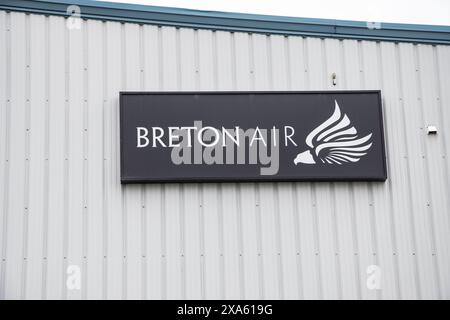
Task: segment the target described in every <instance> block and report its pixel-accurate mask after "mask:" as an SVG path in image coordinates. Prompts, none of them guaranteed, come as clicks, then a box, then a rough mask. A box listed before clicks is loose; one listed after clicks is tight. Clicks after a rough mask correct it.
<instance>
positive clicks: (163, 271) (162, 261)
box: [157, 27, 167, 300]
mask: <svg viewBox="0 0 450 320" xmlns="http://www.w3.org/2000/svg"><path fill="white" fill-rule="evenodd" d="M157 32H158V33H157V35H158V39H157V41H158V82H159V83H158V86H159V89H160V90H163V89H164V74H163V63H164V56H163V43H162V30H161V28H159V27H158V30H157ZM160 187H161V194H160V201H161V214H160V218H161V234H160V237H161V251H160V256H159V258H160V264H161V283H160V285H161V299H163V300H164V299H167V272H166V271H167V270H166V267H167V261H166V247H167V245H166V212H167V210H166V185H164V184H160Z"/></svg>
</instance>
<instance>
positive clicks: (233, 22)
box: [0, 0, 450, 44]
mask: <svg viewBox="0 0 450 320" xmlns="http://www.w3.org/2000/svg"><path fill="white" fill-rule="evenodd" d="M69 5H78V6H79V7H80V9H81V10H80V11H81V17H82V18H90V19H100V20H111V21H118V22H131V23H145V24H156V25H166V26H175V27H189V28H203V29H212V30H225V31H236V32H257V33H265V34H267V33H271V34H285V35H288V34H290V35H302V36H315V37H333V38H354V39H364V40H386V41H406V42H423V43H443V44H449V43H450V36H449V31H448V28H447V27H446V26H427V25H412V24H409V25H408V24H398V23H380V28H370V27H369V25H368V24H367V23H364V22H358V21H340V20H331V19H311V18H296V17H279V16H270V15H256V14H242V13H225V12H211V11H200V10H190V9H179V8H164V7H155V6H142V5H130V4H118V3H108V2H102V3H96V2H87V1H80V0H72V1H58V2H57V1H39V2H38V1H34V2H30V1H17V0H16V1H11V0H9V1H8V0H5V1H4V3H3V4H2V5H0V8H1V9H3V10H13V11H21V12H28V13H37V14H52V15H59V16H64V17H67V16H69V13H67V7H68V6H69Z"/></svg>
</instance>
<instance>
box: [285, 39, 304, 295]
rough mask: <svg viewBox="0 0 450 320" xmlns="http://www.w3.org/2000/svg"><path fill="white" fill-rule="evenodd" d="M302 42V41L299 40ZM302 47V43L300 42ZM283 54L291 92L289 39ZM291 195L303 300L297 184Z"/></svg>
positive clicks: (298, 287)
mask: <svg viewBox="0 0 450 320" xmlns="http://www.w3.org/2000/svg"><path fill="white" fill-rule="evenodd" d="M301 41H303V39H302V40H301ZM302 47H303V42H302ZM284 50H285V51H284V53H285V61H286V65H285V66H286V69H285V73H286V81H287V85H288V88H289V90H292V80H291V77H292V74H291V70H292V67H291V50H290V41H289V38H287V37H285V38H284ZM290 187H291V195H292V201H293V210H292V218H293V222H294V239H295V253H296V257H295V260H296V261H295V262H296V269H297V291H298V292H297V293H298V298H299V299H303V298H304V293H303V277H302V257H301V254H300V251H301V238H300V219H299V214H300V213H299V206H298V198H297V195H298V188H297V183H295V182H293V183H291V186H290Z"/></svg>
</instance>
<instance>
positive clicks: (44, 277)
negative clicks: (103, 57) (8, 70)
mask: <svg viewBox="0 0 450 320" xmlns="http://www.w3.org/2000/svg"><path fill="white" fill-rule="evenodd" d="M49 20H50V19H49V18H47V17H46V18H45V19H44V23H45V26H44V28H45V31H44V37H45V39H44V41H45V62H44V72H45V80H44V83H45V119H44V121H45V124H44V127H45V129H44V130H45V133H44V135H45V138H44V139H45V142H44V158H45V159H44V203H43V210H44V212H43V218H42V226H43V229H42V232H43V235H42V249H43V250H42V254H43V262H42V279H41V286H42V287H41V298H42V299H46V298H47V275H48V261H47V258H48V211H49V202H50V195H49V179H50V178H49V174H50V168H49V166H50V159H49V156H50V155H49V153H50V151H49V150H50V25H49V24H50V21H49Z"/></svg>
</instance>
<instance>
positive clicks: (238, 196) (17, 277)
mask: <svg viewBox="0 0 450 320" xmlns="http://www.w3.org/2000/svg"><path fill="white" fill-rule="evenodd" d="M65 23H66V19H64V18H58V17H52V16H51V17H44V16H37V15H29V16H27V15H25V14H22V13H5V12H4V11H0V25H2V26H5V27H6V28H5V31H3V29H2V31H1V33H0V43H2V44H5V46H2V48H4V49H2V50H1V52H0V65H3V66H6V68H5V70H6V72H4V73H2V77H1V78H0V99H1V100H2V101H5V100H6V103H5V104H3V103H2V108H1V113H0V117H1V119H0V120H1V123H2V124H5V125H2V130H1V131H0V133H1V141H4V142H5V143H2V147H1V149H0V159H2V160H1V161H2V171H1V176H0V178H1V179H2V182H3V183H2V189H1V196H0V201H1V202H0V205H1V208H2V215H0V223H1V224H0V230H2V235H1V236H0V239H1V241H2V242H1V243H0V245H1V246H0V248H3V249H2V252H3V256H2V262H1V263H2V269H1V277H0V280H1V283H0V297H4V298H41V297H43V298H69V299H84V298H87V299H92V298H102V297H103V298H109V299H112V298H119V299H120V298H138V299H140V298H144V299H146V298H151V299H160V298H163V299H164V298H182V299H184V298H197V299H202V298H205V299H212V298H216V299H222V298H226V299H228V298H246V299H251V298H256V299H257V298H275V299H278V298H293V299H296V298H309V299H314V298H338V299H340V298H343V299H351V298H364V299H377V298H378V299H396V298H402V299H404V298H432V299H434V298H444V299H448V298H449V297H450V291H449V290H450V289H449V288H450V276H449V275H448V272H447V270H449V268H450V247H449V241H448V234H449V229H450V221H449V217H448V214H447V213H448V211H449V210H450V203H449V200H448V197H447V193H448V188H449V185H450V181H449V170H450V168H449V162H448V156H447V150H449V148H450V142H449V141H450V139H449V138H448V137H449V135H450V133H449V131H448V128H447V127H448V125H447V119H449V118H450V116H449V115H448V110H447V109H448V108H446V106H447V105H448V102H449V101H450V96H449V93H448V90H446V87H445V83H448V82H449V79H448V75H449V74H450V64H449V61H450V59H449V55H450V49H449V47H448V46H431V45H412V44H394V43H388V42H380V43H376V42H368V41H356V40H336V39H319V38H302V37H293V36H288V37H284V36H278V35H271V36H268V35H261V34H247V33H240V32H237V33H229V32H226V31H216V32H213V31H210V30H193V29H187V28H180V29H177V28H173V27H157V26H148V25H145V26H139V25H137V24H129V23H126V24H120V23H116V22H99V21H92V20H87V21H84V22H83V23H82V28H81V29H80V30H77V29H72V30H71V29H67V28H65V27H64V26H63V24H65ZM8 27H10V31H8ZM27 40H28V41H29V42H27ZM9 50H10V51H9ZM9 60H10V62H9ZM8 65H9V67H8ZM27 65H30V68H27ZM8 70H9V71H8ZM333 72H335V73H336V75H337V84H336V86H333V84H332V82H331V74H332V73H333ZM7 77H10V79H8V78H7ZM336 88H338V89H381V90H382V95H383V96H382V98H383V111H384V118H385V131H386V147H387V160H388V172H389V178H388V181H386V182H385V183H331V184H330V183H323V184H322V183H321V184H319V183H277V184H274V183H265V184H258V183H240V184H230V183H225V184H217V183H211V184H209V183H208V184H183V185H180V184H170V185H161V184H154V185H141V186H140V185H129V186H125V187H124V186H121V185H120V183H119V174H120V170H119V168H120V162H119V132H118V130H117V128H118V120H119V118H118V109H119V108H118V106H119V104H118V92H119V91H120V90H123V89H127V90H314V89H336ZM27 99H29V101H27ZM66 99H67V101H66ZM8 100H10V101H8ZM47 100H48V101H47ZM8 124H13V125H8ZM428 124H435V125H437V126H438V134H437V135H436V136H427V135H426V132H425V129H426V125H428ZM28 126H29V129H30V130H29V131H27V128H28ZM27 132H28V133H27ZM27 158H28V159H29V160H28V164H27V160H26V159H27ZM85 159H86V160H85ZM3 208H4V209H5V210H3ZM372 264H375V265H378V266H380V267H381V272H382V273H381V275H382V277H381V290H369V289H368V287H367V285H366V281H367V279H368V277H369V274H367V272H366V270H367V267H368V266H369V265H372ZM70 265H77V266H79V267H80V268H81V270H82V274H81V276H82V287H81V290H70V289H69V288H67V287H66V280H67V276H68V275H67V274H66V268H67V267H68V266H70Z"/></svg>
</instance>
